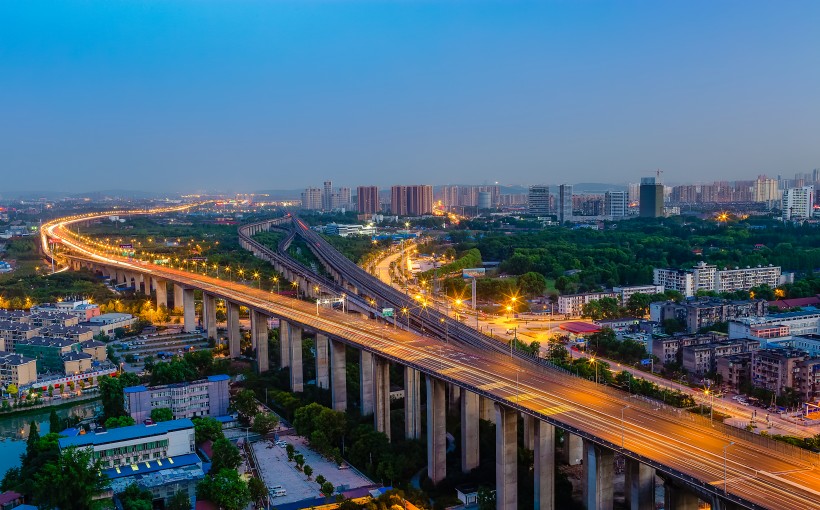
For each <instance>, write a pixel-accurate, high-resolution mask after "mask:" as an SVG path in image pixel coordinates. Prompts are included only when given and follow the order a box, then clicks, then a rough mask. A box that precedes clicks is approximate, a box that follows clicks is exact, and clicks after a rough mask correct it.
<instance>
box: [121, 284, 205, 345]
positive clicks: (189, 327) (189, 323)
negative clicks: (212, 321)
mask: <svg viewBox="0 0 820 510" xmlns="http://www.w3.org/2000/svg"><path fill="white" fill-rule="evenodd" d="M134 285H135V286H136V285H137V284H136V282H135V283H134ZM182 324H183V326H182V329H183V331H185V332H186V333H193V332H194V331H196V304H195V303H194V289H183V290H182Z"/></svg>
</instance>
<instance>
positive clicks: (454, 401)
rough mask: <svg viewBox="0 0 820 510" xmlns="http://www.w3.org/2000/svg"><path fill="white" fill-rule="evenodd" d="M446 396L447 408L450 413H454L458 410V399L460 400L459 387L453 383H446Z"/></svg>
mask: <svg viewBox="0 0 820 510" xmlns="http://www.w3.org/2000/svg"><path fill="white" fill-rule="evenodd" d="M447 396H448V400H449V409H450V412H451V413H456V412H458V410H459V401H460V400H461V388H460V387H458V386H456V385H455V384H452V383H448V384H447Z"/></svg>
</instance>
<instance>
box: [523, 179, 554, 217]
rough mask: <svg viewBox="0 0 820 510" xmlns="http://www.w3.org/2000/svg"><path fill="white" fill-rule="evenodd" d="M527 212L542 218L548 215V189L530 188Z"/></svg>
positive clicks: (540, 187)
mask: <svg viewBox="0 0 820 510" xmlns="http://www.w3.org/2000/svg"><path fill="white" fill-rule="evenodd" d="M527 212H529V213H530V214H537V215H539V216H544V215H547V214H549V213H550V187H549V186H530V190H529V194H528V195H527Z"/></svg>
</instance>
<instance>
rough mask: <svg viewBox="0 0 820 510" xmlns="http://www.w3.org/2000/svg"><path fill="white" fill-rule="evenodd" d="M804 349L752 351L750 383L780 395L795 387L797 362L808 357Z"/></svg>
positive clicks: (797, 370) (797, 371)
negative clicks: (785, 390)
mask: <svg viewBox="0 0 820 510" xmlns="http://www.w3.org/2000/svg"><path fill="white" fill-rule="evenodd" d="M808 356H809V355H808V354H807V353H806V351H801V350H799V349H792V348H788V347H786V348H782V349H759V350H757V351H754V352H752V370H751V375H752V385H754V386H756V387H758V388H763V389H767V390H769V391H772V392H774V393H775V395H780V394H781V393H783V390H784V389H785V388H794V387H795V379H794V377H795V374H796V373H799V368H798V364H799V363H800V362H801V361H803V360H805V359H807V358H808Z"/></svg>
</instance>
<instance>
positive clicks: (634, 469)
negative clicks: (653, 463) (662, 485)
mask: <svg viewBox="0 0 820 510" xmlns="http://www.w3.org/2000/svg"><path fill="white" fill-rule="evenodd" d="M625 468H626V470H625V473H624V499H625V500H626V508H628V509H629V510H654V508H655V470H654V469H653V468H652V467H650V466H647V465H646V464H644V463H642V462H639V461H637V460H635V459H630V458H627V459H626V466H625Z"/></svg>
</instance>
